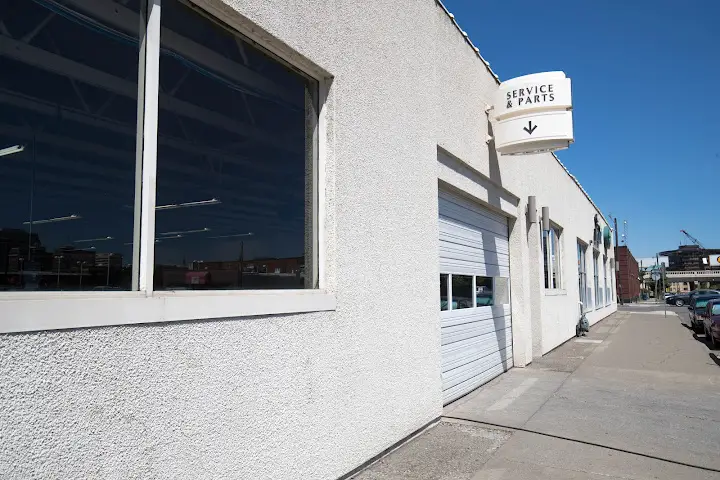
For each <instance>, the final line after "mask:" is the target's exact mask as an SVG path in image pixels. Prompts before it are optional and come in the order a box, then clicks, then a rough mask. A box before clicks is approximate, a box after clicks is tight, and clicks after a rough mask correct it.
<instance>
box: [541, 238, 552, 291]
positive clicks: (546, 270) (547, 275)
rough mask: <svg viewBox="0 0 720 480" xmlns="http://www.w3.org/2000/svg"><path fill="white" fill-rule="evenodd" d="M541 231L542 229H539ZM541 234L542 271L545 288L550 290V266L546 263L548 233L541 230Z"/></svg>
mask: <svg viewBox="0 0 720 480" xmlns="http://www.w3.org/2000/svg"><path fill="white" fill-rule="evenodd" d="M540 228H541V229H542V227H540ZM541 233H542V253H543V271H544V275H545V288H550V265H549V263H548V240H549V239H548V236H549V235H548V233H549V232H548V231H547V230H541Z"/></svg>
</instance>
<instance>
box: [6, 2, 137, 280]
mask: <svg viewBox="0 0 720 480" xmlns="http://www.w3.org/2000/svg"><path fill="white" fill-rule="evenodd" d="M75 4H76V3H75V2H72V3H71V2H55V1H29V0H0V21H1V22H0V25H1V26H2V27H3V28H2V29H0V289H2V290H107V289H130V288H131V278H132V263H133V213H134V205H135V195H134V188H135V187H134V184H135V180H134V179H135V164H136V153H135V152H136V131H137V126H136V117H137V110H138V108H137V97H138V58H139V47H138V45H139V42H138V25H139V18H140V17H139V1H134V0H129V1H118V2H113V1H111V0H94V1H93V2H81V3H79V4H80V5H84V6H83V7H82V8H83V9H87V10H83V9H81V8H80V7H76V6H74V5H75ZM96 7H97V8H96ZM115 8H122V9H123V10H124V11H127V12H128V13H129V14H130V15H132V16H133V18H134V19H135V21H133V22H132V24H131V28H122V27H120V26H118V25H115V24H112V23H109V22H106V20H105V19H103V18H102V17H101V15H100V14H99V13H98V9H99V11H105V12H108V11H109V12H112V11H113V10H114V9H115Z"/></svg>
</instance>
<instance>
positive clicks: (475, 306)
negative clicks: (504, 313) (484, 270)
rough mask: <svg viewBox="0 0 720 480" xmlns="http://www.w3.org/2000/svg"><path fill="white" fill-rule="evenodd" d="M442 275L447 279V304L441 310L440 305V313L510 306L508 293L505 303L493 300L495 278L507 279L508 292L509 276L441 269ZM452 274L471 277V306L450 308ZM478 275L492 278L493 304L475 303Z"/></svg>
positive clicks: (451, 303) (451, 302) (451, 300)
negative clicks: (445, 307) (454, 271)
mask: <svg viewBox="0 0 720 480" xmlns="http://www.w3.org/2000/svg"><path fill="white" fill-rule="evenodd" d="M443 275H447V280H446V281H447V284H446V285H447V298H448V301H447V306H448V308H447V309H445V310H443V309H442V307H440V309H439V310H438V311H439V312H440V313H448V312H459V311H464V312H470V311H473V310H476V309H479V308H495V307H504V306H508V307H509V306H510V302H511V299H510V294H508V299H507V300H508V301H507V303H496V302H495V300H496V298H497V296H496V295H495V292H496V286H495V285H496V282H497V279H498V278H505V279H507V282H508V284H507V289H508V292H510V277H503V276H501V275H496V276H488V275H487V274H486V275H481V274H479V273H472V274H468V273H452V272H446V271H441V272H440V277H442V276H443ZM453 275H458V276H462V277H472V295H473V306H472V307H466V308H452V305H453V288H452V287H453V284H452V281H453V278H452V277H453ZM478 277H483V278H490V279H492V291H493V304H492V305H478V304H477V292H476V289H477V278H478ZM438 293H442V292H441V291H440V292H438Z"/></svg>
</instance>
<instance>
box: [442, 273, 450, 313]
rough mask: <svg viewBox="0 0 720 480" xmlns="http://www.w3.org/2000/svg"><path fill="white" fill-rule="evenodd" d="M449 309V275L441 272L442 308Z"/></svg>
mask: <svg viewBox="0 0 720 480" xmlns="http://www.w3.org/2000/svg"><path fill="white" fill-rule="evenodd" d="M447 309H448V275H447V273H441V274H440V310H447Z"/></svg>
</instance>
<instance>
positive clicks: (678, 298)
mask: <svg viewBox="0 0 720 480" xmlns="http://www.w3.org/2000/svg"><path fill="white" fill-rule="evenodd" d="M695 295H720V290H693V291H692V292H687V293H678V294H677V295H672V296H670V297H667V298H666V299H665V303H668V304H670V305H677V306H678V307H682V306H684V305H689V304H690V300H691V299H692V297H694V296H695Z"/></svg>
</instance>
